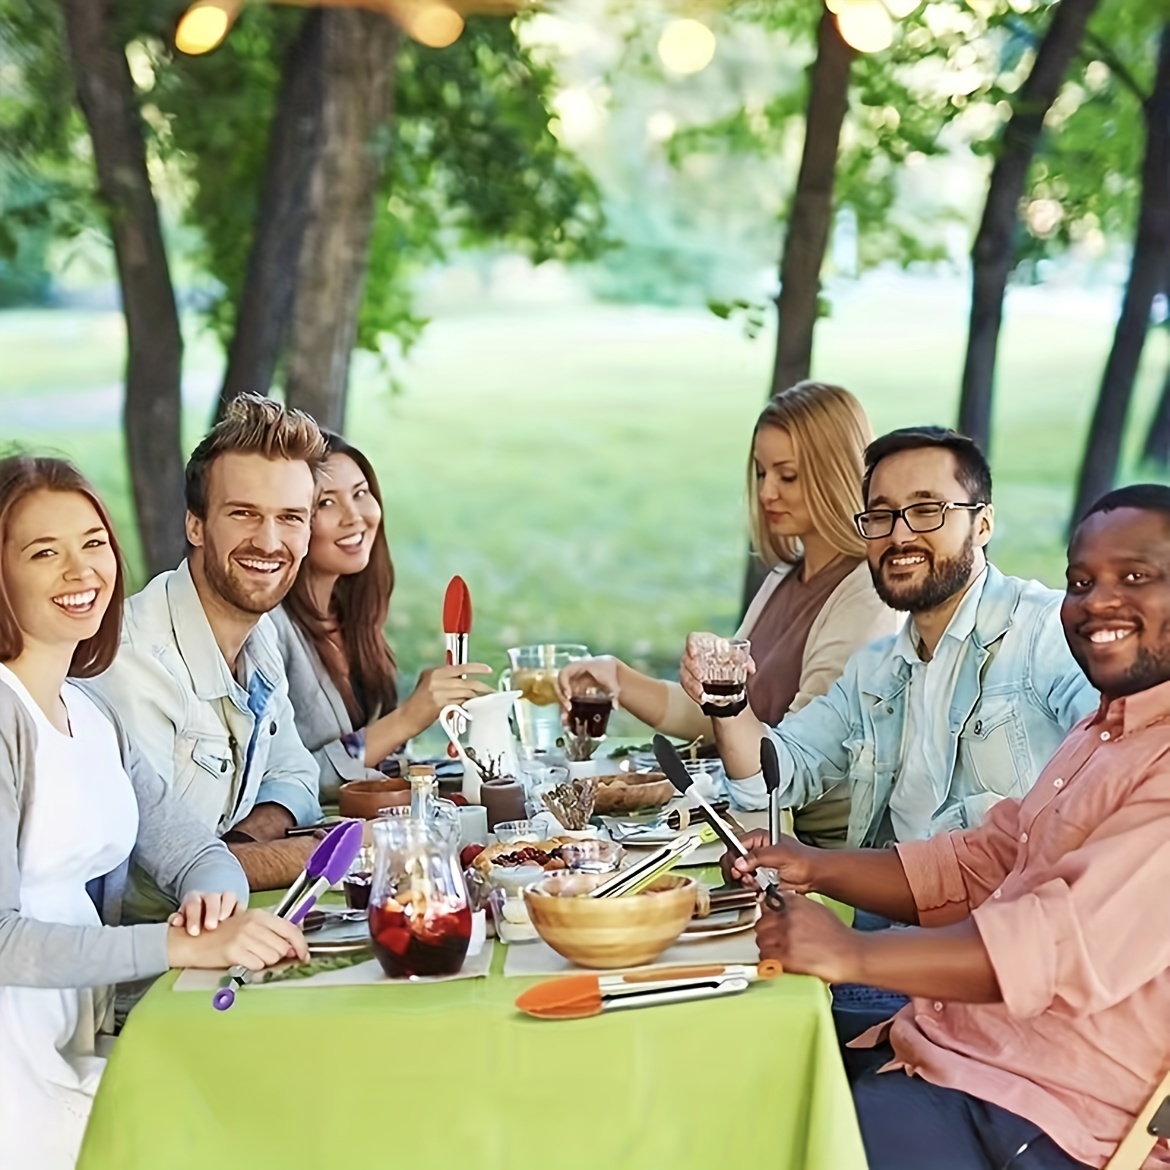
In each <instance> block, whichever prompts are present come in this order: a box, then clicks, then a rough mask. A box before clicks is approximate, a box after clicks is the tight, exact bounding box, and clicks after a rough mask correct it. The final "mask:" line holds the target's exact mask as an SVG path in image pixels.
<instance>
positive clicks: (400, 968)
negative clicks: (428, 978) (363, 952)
mask: <svg viewBox="0 0 1170 1170" xmlns="http://www.w3.org/2000/svg"><path fill="white" fill-rule="evenodd" d="M373 833H374V848H375V858H374V880H373V884H372V886H371V888H370V910H369V914H370V937H371V938H372V940H373V943H374V954H375V955H376V956H377V958H378V961H379V962H380V963H381V964H382V969H383V970H384V971H385V972H386V974H387V975H389V976H391V977H392V978H410V977H413V976H416V975H453V974H454V973H455V972H456V971H458V970H459V968H460V967H462V966H463V960H464V959H465V958H466V957H467V946H468V943H469V942H470V941H471V907H470V905H469V902H468V895H467V884H466V882H465V881H464V880H463V873H462V871H461V870H460V868H459V859H458V857H457V855H456V846H457V842H458V834H457V833H452V832H451V831H450V829H449V827H448V826H447V825H446V824H444V823H439V822H436V821H435V820H434V819H431V818H428V819H426V820H418V819H415V818H414V817H410V816H395V817H383V818H381V819H379V820H376V821H374V824H373Z"/></svg>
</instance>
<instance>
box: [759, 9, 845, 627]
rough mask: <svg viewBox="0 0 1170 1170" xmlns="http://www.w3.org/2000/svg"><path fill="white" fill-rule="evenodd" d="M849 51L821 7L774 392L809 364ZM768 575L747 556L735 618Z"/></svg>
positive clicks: (781, 297)
mask: <svg viewBox="0 0 1170 1170" xmlns="http://www.w3.org/2000/svg"><path fill="white" fill-rule="evenodd" d="M854 56H855V53H854V51H853V49H851V48H850V47H849V46H848V45H847V44H846V43H845V42H844V41H843V40H842V39H841V34H840V32H838V31H837V20H836V17H834V16H833V15H832V13H830V12H829V10H828V9H827V8H826V9H825V10H824V11H823V12H822V13H821V23H820V25H819V26H818V28H817V55H816V59H815V60H814V61H813V63H812V68H811V69H810V70H809V81H808V105H807V107H806V111H805V120H804V121H805V128H804V149H803V150H802V152H801V156H800V170H799V172H798V173H797V176H796V190H795V191H794V193H793V196H792V209H791V211H790V212H789V215H788V227H787V229H786V231H785V233H784V253H783V255H782V256H781V258H780V292H779V294H778V295H777V297H776V316H777V329H776V359H775V363H774V364H773V367H772V389H771V391H770V393H772V394H779V393H780V392H781V391H782V390H787V389H788V387H789V386H795V385H796V383H797V382H803V381H804V380H805V379H806V378H807V377H808V376H809V372H810V370H811V369H812V344H813V330H814V329H815V328H816V324H817V301H818V300H819V298H820V293H821V268H822V267H823V266H824V263H825V249H826V248H827V247H828V246H829V233H830V231H831V230H832V226H833V187H834V184H835V182H836V178H837V150H838V146H839V144H840V140H841V126H842V124H843V123H844V121H845V114H846V112H847V111H848V109H849V73H850V69H851V68H852V66H853V58H854ZM767 575H768V570H767V567H766V566H765V565H764V563H763V562H762V561H761V560H760V559H759V558H758V557H755V556H752V555H750V554H749V556H748V559H747V565H746V566H745V568H744V575H743V588H742V596H741V598H740V616H741V617H742V616H743V614H744V613H746V612H747V607H748V606H749V605H750V604H751V600H752V598H753V597H755V595H756V593H757V592H758V590H759V588H760V585H761V584H762V583H763V580H764V578H765V577H766V576H767Z"/></svg>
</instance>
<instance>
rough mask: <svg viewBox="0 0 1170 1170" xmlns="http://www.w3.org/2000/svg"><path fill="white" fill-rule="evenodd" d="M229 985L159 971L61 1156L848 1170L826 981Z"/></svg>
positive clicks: (143, 1163) (206, 1169) (850, 1135)
mask: <svg viewBox="0 0 1170 1170" xmlns="http://www.w3.org/2000/svg"><path fill="white" fill-rule="evenodd" d="M503 951H504V948H503V947H502V946H499V945H497V948H496V956H495V961H494V964H493V973H492V975H491V976H489V977H488V978H486V979H469V980H462V981H459V982H454V983H447V984H431V985H417V986H385V985H380V986H367V987H335V988H291V987H290V988H281V989H279V990H276V989H273V990H269V991H253V992H251V993H249V992H248V991H247V990H245V991H244V992H243V993H242V994H241V995H240V996H239V997H238V998H237V1000H236V1004H235V1006H234V1007H233V1008H232V1010H231V1011H229V1012H224V1013H219V1012H216V1011H214V1010H213V1009H212V1007H211V1004H210V1002H209V997H208V996H207V995H206V994H200V993H195V992H175V991H173V990H172V987H171V985H172V984H173V982H174V979H175V976H174V975H173V974H172V975H169V976H166V977H164V978H163V979H161V980H160V981H159V982H158V983H157V984H156V985H155V987H154V988H153V989H152V990H151V991H150V993H149V994H148V995H147V996H146V997H145V998H144V999H143V1001H142V1003H141V1004H140V1005H139V1006H138V1008H137V1009H136V1010H135V1011H134V1013H133V1014H132V1016H131V1018H130V1020H129V1022H128V1023H127V1026H126V1029H125V1031H124V1033H123V1035H122V1037H121V1038H120V1039H119V1041H118V1043H117V1044H116V1045H115V1047H114V1051H113V1054H112V1056H111V1059H110V1063H109V1067H108V1068H107V1070H106V1074H105V1077H104V1079H103V1081H102V1085H101V1089H100V1091H99V1092H98V1096H97V1101H96V1103H95V1107H94V1112H93V1116H92V1120H91V1121H90V1126H89V1131H88V1133H87V1135H86V1140H85V1145H84V1148H83V1150H82V1154H81V1160H80V1164H79V1170H212V1168H214V1170H234V1168H236V1167H238V1168H240V1170H302V1168H303V1170H310V1168H311V1170H325V1168H328V1170H335V1168H336V1170H349V1168H353V1170H364V1168H365V1167H395V1166H397V1167H404V1168H409V1170H446V1168H447V1167H458V1168H467V1170H517V1168H519V1167H523V1166H525V1165H528V1164H533V1165H537V1166H542V1167H543V1166H552V1167H555V1168H556V1170H601V1168H621V1170H626V1168H629V1170H691V1168H694V1170H722V1168H723V1167H729V1166H735V1165H741V1166H748V1165H764V1166H767V1167H769V1168H770V1170H854V1168H856V1170H864V1167H865V1157H864V1154H863V1152H862V1146H861V1139H860V1135H859V1133H858V1129H857V1122H856V1119H855V1116H854V1112H853V1104H852V1100H851V1098H850V1094H849V1089H848V1086H847V1085H846V1082H845V1074H844V1070H843V1068H842V1065H841V1059H840V1054H839V1052H838V1050H837V1045H836V1040H835V1036H834V1031H833V1024H832V1020H831V1017H830V1012H829V1000H828V995H827V992H826V989H825V988H824V986H823V985H822V984H821V983H819V982H818V981H817V980H814V979H810V978H806V977H804V976H790V975H785V976H782V977H781V978H780V979H778V980H775V981H774V982H771V983H766V984H757V985H756V986H754V987H752V988H749V990H748V991H747V992H745V993H744V994H742V995H739V996H732V997H729V998H727V999H724V1000H718V1001H712V1002H707V1003H689V1004H678V1005H672V1006H669V1007H661V1008H649V1009H645V1010H642V1011H636V1012H614V1013H609V1014H606V1015H604V1016H600V1017H597V1018H595V1019H591V1020H577V1021H571V1022H561V1023H544V1022H538V1021H535V1020H530V1019H528V1018H527V1017H524V1016H522V1015H520V1014H519V1013H518V1012H517V1011H516V1010H515V1008H514V1006H513V1004H514V1001H515V999H516V996H517V995H518V994H519V993H520V992H521V991H522V990H523V989H524V988H525V987H527V986H529V985H530V984H531V983H532V982H533V981H532V980H524V979H505V978H504V977H503V975H502V974H501V969H502V965H503V958H504V955H503Z"/></svg>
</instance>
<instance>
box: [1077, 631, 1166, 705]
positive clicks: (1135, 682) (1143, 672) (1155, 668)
mask: <svg viewBox="0 0 1170 1170" xmlns="http://www.w3.org/2000/svg"><path fill="white" fill-rule="evenodd" d="M1163 633H1164V631H1163ZM1073 657H1074V658H1076V660H1077V665H1078V666H1079V667H1080V668H1081V669H1082V670H1083V671H1084V672H1085V675H1086V676H1087V677H1088V679H1089V682H1091V683H1092V684H1093V686H1095V687H1096V688H1097V690H1099V691H1103V692H1104V691H1108V694H1109V698H1111V699H1120V698H1122V697H1123V696H1125V695H1136V694H1139V693H1140V692H1141V691H1148V690H1150V689H1151V688H1152V687H1156V686H1160V685H1161V684H1162V683H1164V682H1167V681H1170V650H1167V649H1164V648H1159V649H1158V650H1149V649H1147V648H1146V647H1144V646H1143V647H1142V648H1141V649H1140V650H1139V651H1138V652H1137V657H1136V658H1135V659H1134V660H1133V664H1132V665H1131V666H1130V668H1129V669H1128V670H1127V671H1126V672H1125V674H1123V675H1122V676H1121V678H1120V679H1118V680H1117V681H1116V682H1113V681H1111V680H1108V679H1096V678H1094V677H1093V676H1092V675H1091V674H1090V673H1089V671H1088V670H1087V669H1086V667H1085V663H1084V662H1082V661H1081V659H1080V657H1079V656H1078V655H1076V654H1074V655H1073Z"/></svg>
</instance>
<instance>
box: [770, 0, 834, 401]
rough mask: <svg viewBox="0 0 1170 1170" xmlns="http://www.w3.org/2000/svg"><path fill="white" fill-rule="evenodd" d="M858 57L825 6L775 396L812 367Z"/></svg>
mask: <svg viewBox="0 0 1170 1170" xmlns="http://www.w3.org/2000/svg"><path fill="white" fill-rule="evenodd" d="M853 57H854V52H853V50H852V49H851V48H850V47H849V46H848V45H847V44H846V43H845V42H844V41H843V40H842V39H841V34H840V33H839V32H838V31H837V19H836V17H834V16H833V15H832V13H830V12H829V10H828V9H825V10H824V12H822V14H821V23H820V27H819V28H818V30H817V56H816V60H815V61H814V62H813V65H812V70H811V71H810V75H809V91H808V110H807V113H806V115H805V131H804V150H803V152H802V154H801V158H800V171H799V173H798V174H797V177H796V191H795V194H794V195H793V199H792V210H791V212H790V213H789V216H788V228H787V231H786V232H785V234H784V255H783V257H782V258H781V261H780V293H779V295H778V296H777V298H776V310H777V316H778V318H779V320H778V329H777V334H776V362H775V365H774V367H773V371H772V393H773V394H779V393H780V391H781V390H787V389H788V387H789V386H792V385H794V384H795V383H797V382H800V381H803V380H804V379H805V378H807V377H808V375H809V370H810V368H811V366H812V343H813V329H814V328H815V327H816V323H817V300H818V298H819V296H820V291H821V268H822V266H823V265H824V262H825V249H826V248H827V247H828V243H829V231H830V229H831V228H832V224H833V184H834V181H835V179H836V174H837V147H838V144H839V142H840V138H841V125H842V123H843V122H844V121H845V113H846V111H847V110H848V108H849V71H850V68H851V66H852V64H853Z"/></svg>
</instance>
